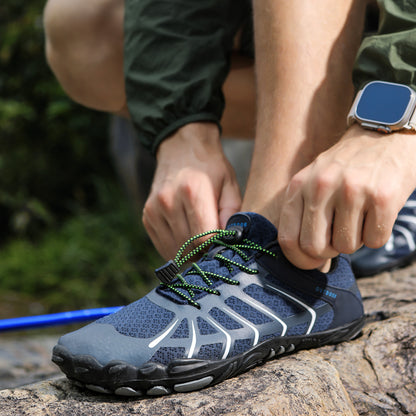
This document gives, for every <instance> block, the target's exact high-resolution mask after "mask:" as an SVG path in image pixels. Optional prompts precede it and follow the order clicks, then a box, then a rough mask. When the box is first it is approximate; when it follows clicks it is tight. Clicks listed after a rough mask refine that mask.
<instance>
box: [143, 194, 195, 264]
mask: <svg viewBox="0 0 416 416" xmlns="http://www.w3.org/2000/svg"><path fill="white" fill-rule="evenodd" d="M143 225H144V227H145V228H146V231H147V232H148V234H149V237H150V238H151V240H152V242H153V244H154V246H155V247H156V249H157V250H158V252H159V253H160V254H161V255H162V256H163V257H164V258H165V259H166V260H168V259H171V258H174V257H175V255H176V252H177V250H178V248H179V247H180V246H181V244H183V242H184V241H185V240H186V239H187V238H189V237H188V236H189V235H190V229H189V225H188V223H187V221H186V215H185V214H184V208H183V204H182V203H181V200H180V199H178V198H177V196H176V195H175V194H174V192H172V190H170V189H168V190H166V189H164V188H162V189H160V190H159V191H158V192H156V193H151V195H150V196H149V198H148V200H147V201H146V204H145V206H144V209H143Z"/></svg>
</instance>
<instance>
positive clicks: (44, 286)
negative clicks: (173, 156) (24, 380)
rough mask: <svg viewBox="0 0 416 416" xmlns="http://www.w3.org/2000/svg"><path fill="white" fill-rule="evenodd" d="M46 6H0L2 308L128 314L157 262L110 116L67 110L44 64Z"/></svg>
mask: <svg viewBox="0 0 416 416" xmlns="http://www.w3.org/2000/svg"><path fill="white" fill-rule="evenodd" d="M44 4H45V1H44V0H32V1H30V2H27V1H23V0H3V1H2V2H1V3H0V293H1V295H0V300H1V299H3V300H4V299H6V298H7V297H14V296H16V294H18V295H21V296H24V297H25V299H32V300H35V301H36V304H37V305H41V306H40V310H41V312H53V311H64V310H67V309H72V308H83V307H95V306H111V305H117V304H125V303H127V302H130V301H132V300H134V299H136V298H138V297H140V296H142V295H143V294H144V293H145V292H146V291H147V290H148V289H149V287H151V286H153V285H155V283H156V280H155V278H154V277H153V269H154V267H155V266H157V265H159V262H160V259H159V258H158V256H157V254H156V252H155V251H154V250H153V249H152V248H151V247H152V245H151V244H150V241H149V240H148V238H147V237H146V235H145V233H144V231H143V229H142V228H141V225H140V223H139V216H138V215H137V213H134V212H133V210H132V207H131V205H130V203H129V201H128V200H127V198H126V195H125V193H124V191H123V188H122V187H121V186H120V185H119V181H118V178H117V175H116V173H115V170H114V167H113V163H112V159H111V156H110V151H109V141H108V128H109V126H108V120H109V118H108V116H107V115H104V114H100V113H97V112H93V111H90V110H87V109H85V108H83V107H81V106H79V105H77V104H75V103H74V102H72V101H71V100H70V99H69V98H68V97H67V96H66V95H65V93H64V92H63V91H62V89H61V88H60V86H59V85H58V83H57V82H56V80H55V78H54V76H53V74H52V73H51V71H50V70H49V68H48V66H47V64H46V61H45V57H44V34H43V28H42V9H43V7H44ZM3 309H4V308H3ZM40 310H39V308H38V310H37V312H40Z"/></svg>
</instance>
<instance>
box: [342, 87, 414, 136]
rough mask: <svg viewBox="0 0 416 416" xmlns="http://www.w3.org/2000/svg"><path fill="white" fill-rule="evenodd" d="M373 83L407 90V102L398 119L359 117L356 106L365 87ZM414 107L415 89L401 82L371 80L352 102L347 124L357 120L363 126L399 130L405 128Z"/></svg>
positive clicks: (365, 88)
mask: <svg viewBox="0 0 416 416" xmlns="http://www.w3.org/2000/svg"><path fill="white" fill-rule="evenodd" d="M374 84H387V85H390V86H394V87H397V88H405V89H407V90H408V91H409V93H410V94H409V100H408V103H407V105H406V108H405V110H404V111H403V114H402V115H401V117H400V119H399V120H398V121H396V122H392V123H389V122H386V121H383V120H374V119H369V118H365V117H361V116H360V115H359V113H358V111H357V110H358V106H359V104H360V101H361V100H362V97H363V96H364V94H365V92H366V90H367V88H368V87H369V86H371V85H374ZM415 107H416V93H415V91H414V90H413V89H412V88H410V87H408V86H407V85H403V84H397V83H393V82H387V81H371V82H369V83H368V84H366V85H365V87H364V88H363V89H362V90H361V91H360V92H359V94H358V95H357V97H356V99H355V101H354V103H353V111H352V112H350V114H349V116H348V124H349V125H351V124H352V122H354V121H358V122H359V123H360V124H362V125H363V126H364V127H368V128H374V129H377V130H380V129H383V128H385V130H386V131H387V132H388V131H395V130H400V129H403V128H407V126H408V123H409V120H410V118H411V117H412V114H413V113H414V111H415Z"/></svg>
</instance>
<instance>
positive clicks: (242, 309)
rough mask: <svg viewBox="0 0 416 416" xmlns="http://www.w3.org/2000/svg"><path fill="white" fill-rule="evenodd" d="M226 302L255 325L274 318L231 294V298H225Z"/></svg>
mask: <svg viewBox="0 0 416 416" xmlns="http://www.w3.org/2000/svg"><path fill="white" fill-rule="evenodd" d="M225 304H226V305H227V306H229V307H230V308H231V309H233V310H234V311H235V312H237V313H238V314H239V315H241V316H244V318H246V319H247V320H248V321H250V322H252V323H253V324H255V325H260V324H264V323H266V322H272V320H271V319H270V318H269V317H268V316H266V315H265V314H264V313H261V312H259V311H258V310H257V309H254V308H253V307H251V306H250V305H248V304H247V303H245V302H243V301H242V300H240V299H238V298H236V297H235V296H230V297H229V298H227V299H225Z"/></svg>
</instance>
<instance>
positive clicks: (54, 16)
mask: <svg viewBox="0 0 416 416" xmlns="http://www.w3.org/2000/svg"><path fill="white" fill-rule="evenodd" d="M338 3H339V2H338ZM338 3H337V2H335V3H334V2H331V1H329V0H319V1H317V2H308V1H306V0H295V1H290V2H288V1H276V0H262V1H260V0H259V1H255V2H254V3H253V15H254V39H255V68H256V92H257V117H256V135H255V148H254V155H253V161H252V166H251V169H250V175H249V180H248V184H247V189H246V191H245V194H244V196H243V198H242V199H241V197H240V194H239V189H238V186H237V183H236V181H235V177H234V173H233V171H232V168H231V167H230V165H229V163H228V162H227V160H226V158H225V156H224V154H223V151H222V148H221V145H220V141H219V138H220V132H219V129H218V126H219V124H220V118H221V113H222V108H223V99H222V94H221V86H222V84H223V83H224V80H225V78H226V75H227V71H228V60H229V57H230V53H231V50H232V47H233V42H234V39H235V35H236V34H237V33H238V30H239V28H240V27H241V25H242V24H243V22H244V21H245V19H246V17H247V16H249V15H250V7H249V4H248V3H246V2H233V1H221V2H220V1H217V0H211V1H205V2H193V1H181V2H179V1H178V2H176V1H173V2H158V1H145V0H129V1H127V2H126V4H125V9H124V8H123V5H122V4H120V2H119V1H114V0H113V1H110V0H109V1H106V2H88V4H84V3H82V2H79V4H75V3H74V2H73V1H72V2H67V1H65V0H50V1H49V3H48V6H47V8H46V12H45V21H46V33H47V52H48V59H49V62H50V64H51V66H52V68H54V71H55V73H56V75H57V77H58V79H59V80H60V81H61V83H62V85H63V86H64V88H65V89H66V90H67V91H68V93H69V94H70V95H71V96H73V97H74V99H76V100H77V101H79V102H81V103H83V104H85V105H87V106H91V107H94V108H97V109H101V110H104V111H112V112H118V113H122V114H123V113H124V114H126V113H127V112H128V114H129V116H130V117H131V119H132V120H133V122H134V123H135V125H136V127H137V129H138V133H139V137H140V139H141V140H142V142H143V143H144V144H146V145H147V146H148V148H149V149H150V150H151V151H153V152H154V153H155V155H156V159H157V168H156V173H155V177H154V180H153V185H152V189H151V192H150V195H149V197H148V200H147V202H146V204H145V207H144V211H143V222H144V225H145V227H146V229H147V231H148V233H149V235H150V237H151V239H152V241H153V243H154V244H155V246H156V248H157V249H158V250H159V252H160V253H161V254H162V255H163V256H165V257H166V258H173V257H174V256H175V253H176V252H177V250H178V248H179V247H180V246H181V244H182V243H183V242H184V241H187V240H188V241H187V243H186V244H185V245H184V246H183V248H182V249H181V250H179V253H178V254H177V255H176V257H175V260H174V261H173V262H170V263H168V264H167V265H165V266H164V267H162V268H161V269H159V270H158V271H157V274H158V276H159V277H160V279H161V280H162V282H163V285H162V286H160V287H159V288H158V289H156V291H153V292H151V293H150V294H149V295H148V296H147V297H145V298H143V299H142V300H140V301H138V302H136V303H135V304H132V305H130V306H129V307H127V308H125V309H124V310H122V311H121V312H120V313H118V314H116V315H114V316H111V317H108V318H104V319H103V320H101V321H98V322H97V323H95V324H93V325H92V326H89V327H86V328H84V329H82V330H80V331H77V332H75V333H73V334H69V335H67V336H65V337H63V338H62V339H61V340H60V343H59V345H58V346H57V347H56V348H55V352H54V359H55V361H56V362H57V363H58V364H60V365H61V367H62V368H63V370H64V371H65V372H66V373H67V374H68V375H69V376H70V377H72V378H76V379H77V380H79V381H81V382H82V383H84V384H85V385H87V386H88V387H90V388H93V389H95V390H99V391H104V392H115V393H117V394H124V395H140V394H143V393H146V394H149V395H152V394H166V393H169V392H172V391H189V390H193V389H196V388H201V387H205V386H207V385H210V384H213V383H215V382H218V381H220V380H221V379H222V374H223V372H224V371H226V372H227V371H228V372H229V375H232V374H233V373H235V372H236V371H243V370H244V369H246V368H248V367H249V366H250V365H252V364H253V362H258V361H262V360H265V359H267V358H271V357H273V356H274V355H276V354H279V353H283V352H290V351H293V350H294V349H298V348H309V347H312V346H318V345H321V344H323V343H326V342H339V341H342V340H346V339H350V338H352V337H353V336H355V335H356V334H357V332H359V329H360V328H361V326H362V316H363V311H362V306H361V301H360V296H359V292H358V289H357V287H356V285H355V282H354V278H353V275H352V273H351V269H350V266H349V264H348V262H347V260H346V258H345V257H344V256H342V255H340V256H339V254H340V253H347V254H350V253H354V252H355V251H356V250H357V249H359V248H360V247H361V246H362V244H363V243H364V244H365V245H366V246H368V247H372V248H377V247H381V246H383V245H384V244H385V243H386V242H387V241H388V239H389V236H390V235H391V230H392V227H393V224H394V222H395V219H396V217H397V214H398V212H399V211H400V209H401V208H402V207H403V205H404V204H405V202H406V200H407V199H408V197H409V196H410V194H411V193H412V191H413V190H414V189H415V187H416V171H415V169H414V168H413V165H414V160H413V158H414V156H413V155H414V154H415V150H416V142H415V141H414V140H413V138H414V137H413V136H412V135H409V134H407V132H408V130H407V129H400V130H398V131H395V132H393V133H391V134H385V133H381V132H378V131H374V129H369V128H368V127H369V126H368V123H367V125H366V124H365V123H362V120H360V119H359V117H358V113H357V114H356V113H355V112H353V115H352V116H351V117H350V120H351V125H350V126H349V127H348V128H346V122H345V120H346V116H347V114H348V112H349V110H350V107H351V103H352V102H353V99H354V96H355V93H356V91H355V90H354V86H353V83H352V77H351V74H352V73H353V67H354V62H355V60H356V57H357V53H358V58H357V64H356V66H355V71H354V75H355V77H354V80H355V83H356V87H357V89H361V88H362V87H363V86H364V85H366V83H368V82H369V81H374V80H381V81H389V82H395V83H400V84H402V87H404V88H407V87H408V86H413V87H415V77H414V63H415V62H414V56H415V54H414V53H413V51H412V47H411V44H412V42H413V43H414V42H415V40H416V4H413V2H409V1H408V2H403V1H394V2H393V1H391V0H390V1H385V2H381V3H380V5H381V7H382V10H381V26H380V34H381V35H382V36H380V37H378V36H373V37H370V38H368V39H366V40H364V41H363V42H362V43H361V40H362V32H363V25H364V18H365V11H366V6H367V4H366V2H362V1H354V0H348V1H345V2H341V3H340V4H338ZM123 12H124V15H125V19H124V39H123V25H122V16H123ZM74 15H75V16H76V18H74ZM360 43H361V47H360ZM123 44H124V58H123V53H122V50H123V48H122V47H123ZM123 64H124V73H123ZM231 76H232V74H231V75H230V77H231ZM372 85H373V86H375V88H379V87H380V86H384V87H385V84H372ZM384 87H383V88H384ZM392 88H400V86H394V87H392ZM124 91H126V94H125V93H124ZM406 91H407V90H406ZM409 91H410V90H409ZM363 94H364V93H363ZM365 96H366V97H367V96H368V93H366V94H365ZM409 126H410V124H409ZM370 127H373V126H370ZM406 127H408V126H407V125H406ZM238 211H243V213H240V214H236V215H232V214H235V213H237V212H238ZM230 216H231V219H229V218H230ZM266 218H267V220H266ZM227 220H228V223H227ZM273 224H274V226H277V229H278V230H279V232H278V237H277V235H276V230H275V228H274V226H273ZM218 228H226V229H227V230H226V231H216V232H215V235H214V237H211V238H209V239H208V240H207V242H206V243H203V244H202V245H201V246H199V247H197V248H195V249H194V250H192V251H191V253H190V254H189V255H186V254H184V250H185V248H186V247H187V246H188V245H190V244H192V243H193V242H194V238H191V237H192V236H193V235H197V236H199V235H200V234H203V235H202V236H201V237H206V236H205V235H204V233H205V232H207V231H208V230H211V229H214V230H217V229H218ZM276 238H278V243H277V242H276ZM211 244H212V246H211V249H210V251H209V252H208V255H207V256H205V257H203V258H202V259H201V260H199V261H198V262H197V263H196V264H194V265H193V266H192V267H191V269H188V271H186V272H184V273H182V274H178V272H179V269H180V268H181V267H182V266H183V265H184V264H185V263H186V262H187V260H189V259H190V258H191V257H192V255H194V254H199V253H200V252H201V250H203V249H205V247H207V246H208V245H211ZM282 252H283V253H284V257H283V255H282ZM286 259H287V260H289V262H288V261H287V260H286ZM230 288H232V289H230ZM209 295H211V296H209ZM212 295H217V296H218V298H217V297H216V296H214V297H213V296H212ZM218 299H220V300H218ZM198 311H201V312H198ZM224 315H225V316H224ZM155 316H156V317H158V318H157V319H155ZM146 328H147V329H146ZM207 336H209V340H210V341H209V342H208V338H207ZM100 340H101V341H100ZM104 340H111V341H108V342H109V343H110V344H109V345H111V347H109V348H108V347H107V348H106V349H105V350H103V348H102V346H100V345H101V344H102V342H104ZM146 340H149V341H150V343H149V342H146ZM178 340H180V341H178ZM119 346H120V348H122V349H123V351H122V352H121V351H120V349H119ZM108 349H111V352H110V351H108ZM256 354H257V355H256ZM138 356H140V357H139V358H138ZM85 357H88V358H85ZM253 357H256V358H255V359H254V358H253ZM195 359H198V360H199V361H198V360H197V361H195ZM114 360H119V361H122V362H123V366H124V367H123V368H121V369H119V371H118V370H114V372H115V373H117V376H112V375H109V373H108V371H109V368H110V367H111V368H112V366H111V365H110V363H111V362H114ZM181 360H182V361H181ZM187 360H189V361H187ZM253 360H254V361H253ZM201 363H202V364H201ZM186 366H190V367H188V369H189V368H191V367H192V374H190V373H189V372H188V370H186ZM201 366H202V367H203V369H201V368H202V367H201ZM233 366H234V367H235V368H236V370H235V371H234V372H233V371H231V368H232V367H233ZM79 367H82V368H86V370H85V372H84V373H83V374H82V375H80V374H78V373H77V372H76V368H79ZM172 368H173V369H174V371H172ZM145 369H147V370H148V372H146V370H145ZM132 373H135V374H136V373H137V374H139V375H138V376H137V375H136V378H135V381H133V380H132V379H131V376H129V374H132ZM150 373H151V375H149V374H150Z"/></svg>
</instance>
